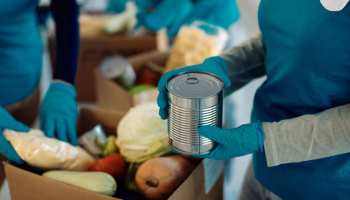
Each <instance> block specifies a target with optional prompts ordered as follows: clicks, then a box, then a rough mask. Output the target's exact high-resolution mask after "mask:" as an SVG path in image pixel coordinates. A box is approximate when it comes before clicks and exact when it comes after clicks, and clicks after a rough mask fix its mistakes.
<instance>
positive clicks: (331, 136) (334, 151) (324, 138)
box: [263, 104, 350, 166]
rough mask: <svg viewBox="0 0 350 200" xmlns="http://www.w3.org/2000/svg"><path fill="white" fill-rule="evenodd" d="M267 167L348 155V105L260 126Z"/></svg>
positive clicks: (349, 137) (349, 145)
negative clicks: (262, 133) (263, 137)
mask: <svg viewBox="0 0 350 200" xmlns="http://www.w3.org/2000/svg"><path fill="white" fill-rule="evenodd" d="M263 129H264V135H265V141H264V147H265V155H266V159H267V163H268V166H276V165H280V164H286V163H294V162H302V161H309V160H315V159H320V158H326V157H330V156H335V155H340V154H344V153H348V152H350V104H347V105H343V106H339V107H335V108H332V109H328V110H325V111H323V112H321V113H319V114H315V115H303V116H300V117H297V118H293V119H288V120H283V121H280V122H275V123H263Z"/></svg>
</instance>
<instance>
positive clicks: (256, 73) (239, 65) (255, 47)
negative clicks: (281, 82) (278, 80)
mask: <svg viewBox="0 0 350 200" xmlns="http://www.w3.org/2000/svg"><path fill="white" fill-rule="evenodd" d="M220 57H222V58H223V59H224V60H225V61H226V64H227V66H228V71H229V77H230V80H231V82H232V84H231V87H230V88H228V89H227V90H226V94H230V93H232V92H234V91H236V90H238V89H239V88H241V87H243V86H244V85H246V84H247V83H249V82H250V81H251V80H253V79H255V78H259V77H262V76H264V75H265V73H266V70H265V50H264V47H263V43H262V39H261V36H260V35H258V36H257V37H255V38H252V39H251V40H249V41H247V42H245V43H243V44H242V45H240V46H238V47H235V48H232V49H231V50H229V51H227V52H224V53H223V54H221V55H220Z"/></svg>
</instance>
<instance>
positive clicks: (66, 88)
mask: <svg viewBox="0 0 350 200" xmlns="http://www.w3.org/2000/svg"><path fill="white" fill-rule="evenodd" d="M50 91H55V92H61V93H64V94H67V95H69V96H70V97H72V98H75V97H76V96H77V94H76V91H75V88H74V86H73V85H71V84H68V83H63V82H54V83H51V85H50V88H49V92H50Z"/></svg>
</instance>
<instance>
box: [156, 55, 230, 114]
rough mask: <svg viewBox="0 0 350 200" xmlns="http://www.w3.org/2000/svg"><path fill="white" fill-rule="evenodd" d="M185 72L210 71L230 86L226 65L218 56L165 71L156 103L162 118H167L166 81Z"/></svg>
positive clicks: (226, 85) (225, 84) (160, 81)
mask: <svg viewBox="0 0 350 200" xmlns="http://www.w3.org/2000/svg"><path fill="white" fill-rule="evenodd" d="M187 72H205V73H211V74H213V75H215V76H217V77H218V78H220V79H221V80H222V81H223V82H224V87H225V88H227V87H230V85H231V81H230V79H229V77H228V75H227V74H228V72H227V66H226V63H225V61H224V60H223V59H222V58H220V57H219V56H215V57H211V58H208V59H206V60H205V61H204V62H203V63H202V64H199V65H192V66H188V67H184V68H180V69H176V70H173V71H170V72H167V73H165V74H164V75H163V76H162V77H161V79H160V80H159V82H158V91H159V95H158V98H157V103H158V107H159V115H160V117H161V118H162V119H167V118H168V107H169V104H168V95H167V89H166V85H167V83H168V81H169V80H170V79H171V78H173V77H174V76H176V75H178V74H181V73H187Z"/></svg>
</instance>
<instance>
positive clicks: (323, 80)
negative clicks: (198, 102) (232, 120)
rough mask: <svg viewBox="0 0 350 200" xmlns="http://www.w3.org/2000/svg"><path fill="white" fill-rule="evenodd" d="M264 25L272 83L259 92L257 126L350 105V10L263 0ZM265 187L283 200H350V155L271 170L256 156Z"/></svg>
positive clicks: (308, 0) (310, 0)
mask: <svg viewBox="0 0 350 200" xmlns="http://www.w3.org/2000/svg"><path fill="white" fill-rule="evenodd" d="M259 23H260V28H261V31H262V36H263V41H264V45H265V47H266V68H267V69H266V71H267V80H266V81H265V83H264V84H263V85H262V86H261V87H260V88H259V89H258V91H257V93H256V97H255V102H254V109H253V114H252V120H253V121H257V120H259V121H280V120H282V119H288V118H293V117H296V116H300V115H304V114H313V113H318V112H321V111H323V110H325V109H329V108H332V107H335V106H339V105H343V104H347V103H350V4H348V5H347V6H346V7H345V8H344V9H343V10H342V11H340V12H331V11H328V10H326V9H325V8H324V7H322V4H321V2H320V0H286V1H279V0H262V1H261V4H260V10H259ZM254 162H255V163H254V164H255V173H256V176H257V178H258V180H260V181H261V182H262V183H263V185H265V186H266V187H268V188H269V189H270V190H272V192H274V193H276V194H277V195H279V196H280V197H282V198H284V199H329V198H330V197H332V199H343V198H344V197H347V198H348V197H349V195H350V154H345V155H340V156H335V157H331V158H327V159H320V160H316V161H308V162H303V163H298V164H286V165H282V166H278V167H271V168H268V167H267V166H266V159H265V154H264V153H258V154H255V156H254Z"/></svg>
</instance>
